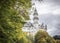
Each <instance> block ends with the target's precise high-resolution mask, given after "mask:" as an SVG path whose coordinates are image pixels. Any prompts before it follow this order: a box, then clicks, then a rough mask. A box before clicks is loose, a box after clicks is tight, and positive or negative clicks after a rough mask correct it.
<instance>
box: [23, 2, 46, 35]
mask: <svg viewBox="0 0 60 43" xmlns="http://www.w3.org/2000/svg"><path fill="white" fill-rule="evenodd" d="M31 10H32V12H33V13H32V15H33V18H32V21H33V23H31V21H29V22H26V24H25V25H24V27H23V31H25V32H28V33H29V34H30V33H31V34H34V33H36V32H37V31H38V30H40V29H43V30H45V31H47V25H44V24H43V23H40V22H39V15H38V13H37V10H36V6H35V3H32V8H31Z"/></svg>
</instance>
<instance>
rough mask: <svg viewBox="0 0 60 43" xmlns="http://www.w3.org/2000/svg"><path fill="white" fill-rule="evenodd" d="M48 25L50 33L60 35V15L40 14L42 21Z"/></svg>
mask: <svg viewBox="0 0 60 43" xmlns="http://www.w3.org/2000/svg"><path fill="white" fill-rule="evenodd" d="M43 21H44V24H47V25H48V30H47V31H48V33H49V34H50V35H51V36H53V35H57V34H58V35H60V15H52V14H50V15H48V14H46V15H40V22H43Z"/></svg>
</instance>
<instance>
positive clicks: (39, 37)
mask: <svg viewBox="0 0 60 43" xmlns="http://www.w3.org/2000/svg"><path fill="white" fill-rule="evenodd" d="M35 43H55V41H54V39H53V38H52V37H51V36H49V35H48V33H47V32H46V31H44V30H39V31H38V32H37V33H36V35H35Z"/></svg>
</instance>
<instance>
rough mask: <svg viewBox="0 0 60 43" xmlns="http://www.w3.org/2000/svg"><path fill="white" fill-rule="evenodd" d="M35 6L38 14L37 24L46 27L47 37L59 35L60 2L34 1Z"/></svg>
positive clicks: (49, 0) (50, 0) (48, 0)
mask: <svg viewBox="0 0 60 43" xmlns="http://www.w3.org/2000/svg"><path fill="white" fill-rule="evenodd" d="M35 6H36V9H37V12H38V14H39V22H41V23H44V24H47V25H48V27H47V28H48V29H47V32H48V33H49V35H51V36H54V35H60V0H43V1H36V4H35ZM31 17H32V16H31Z"/></svg>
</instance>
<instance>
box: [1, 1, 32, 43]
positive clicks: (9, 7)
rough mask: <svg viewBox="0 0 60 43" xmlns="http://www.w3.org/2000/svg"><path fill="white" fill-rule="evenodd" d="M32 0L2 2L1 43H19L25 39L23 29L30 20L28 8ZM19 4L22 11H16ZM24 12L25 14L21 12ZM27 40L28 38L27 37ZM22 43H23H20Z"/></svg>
mask: <svg viewBox="0 0 60 43" xmlns="http://www.w3.org/2000/svg"><path fill="white" fill-rule="evenodd" d="M30 1H31V0H0V43H17V42H18V40H22V39H21V38H23V39H24V37H25V36H24V34H23V32H22V29H21V28H22V27H23V25H24V23H25V20H28V19H29V16H28V11H27V10H28V8H29V7H30V6H31V2H30ZM17 2H19V3H18V7H20V8H19V9H22V10H20V11H17V10H16V9H15V6H16V3H17ZM21 11H24V12H21ZM25 39H26V37H25ZM19 43H21V42H19Z"/></svg>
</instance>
